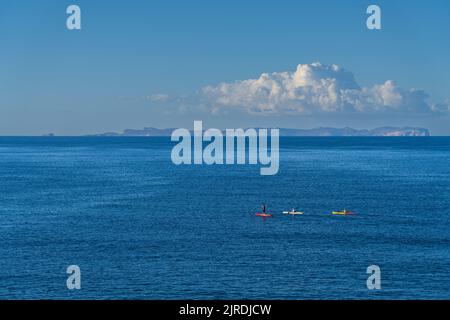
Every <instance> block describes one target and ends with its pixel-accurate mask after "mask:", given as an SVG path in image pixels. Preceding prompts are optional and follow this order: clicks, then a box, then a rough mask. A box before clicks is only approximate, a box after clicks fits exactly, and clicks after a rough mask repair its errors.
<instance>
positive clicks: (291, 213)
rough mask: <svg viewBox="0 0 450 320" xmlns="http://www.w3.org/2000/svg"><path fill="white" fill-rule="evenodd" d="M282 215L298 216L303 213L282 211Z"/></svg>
mask: <svg viewBox="0 0 450 320" xmlns="http://www.w3.org/2000/svg"><path fill="white" fill-rule="evenodd" d="M283 214H290V215H300V214H303V212H300V211H283Z"/></svg>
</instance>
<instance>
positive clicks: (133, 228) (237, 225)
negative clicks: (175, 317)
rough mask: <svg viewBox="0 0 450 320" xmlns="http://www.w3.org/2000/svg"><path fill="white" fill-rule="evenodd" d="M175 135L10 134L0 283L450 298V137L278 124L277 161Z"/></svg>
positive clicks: (35, 293) (3, 169)
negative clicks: (178, 143)
mask: <svg viewBox="0 0 450 320" xmlns="http://www.w3.org/2000/svg"><path fill="white" fill-rule="evenodd" d="M171 146H172V145H171V143H170V141H169V140H168V139H167V138H0V219H1V220H0V239H1V246H0V259H1V269H0V298H10V299H13V298H14V299H16V298H27V299H30V298H32V299H36V298H37V299H41V298H62V299H74V298H75V299H80V298H94V299H111V298H127V299H128V298H130V299H131V298H137V299H188V298H190V299H212V298H216V299H228V298H230V299H235V298H252V299H260V298H261V299H311V298H312V299H340V298H343V299H353V298H363V299H371V298H376V299H393V298H395V299H406V298H414V299H431V298H435V299H449V298H450V294H449V287H450V277H449V270H450V251H449V249H450V228H449V227H450V139H449V138H439V137H435V138H283V139H282V141H281V154H280V161H281V162H280V172H279V174H278V175H276V176H272V177H271V176H260V175H259V167H257V166H210V167H207V166H175V165H173V164H172V162H171V161H170V151H171ZM262 202H266V203H267V204H268V209H269V211H270V212H272V213H274V214H275V216H274V217H273V218H272V219H266V220H262V219H261V218H257V217H255V216H254V213H255V212H256V211H258V210H259V209H260V208H259V207H260V204H261V203H262ZM293 206H295V207H297V208H298V209H299V210H302V211H305V215H303V216H296V217H286V216H283V215H282V214H280V213H281V212H282V211H283V210H286V209H290V208H291V207H293ZM343 208H347V209H351V210H354V211H356V212H358V215H355V216H346V217H345V216H332V215H331V214H330V211H331V210H335V209H343ZM71 264H76V265H79V266H80V268H81V273H82V289H81V290H79V291H69V290H68V289H67V288H66V278H67V274H66V268H67V266H69V265H71ZM372 264H376V265H379V266H380V267H381V273H382V275H381V278H382V289H381V290H379V291H370V290H368V289H367V287H366V279H367V277H368V275H367V274H366V269H367V267H368V266H369V265H372Z"/></svg>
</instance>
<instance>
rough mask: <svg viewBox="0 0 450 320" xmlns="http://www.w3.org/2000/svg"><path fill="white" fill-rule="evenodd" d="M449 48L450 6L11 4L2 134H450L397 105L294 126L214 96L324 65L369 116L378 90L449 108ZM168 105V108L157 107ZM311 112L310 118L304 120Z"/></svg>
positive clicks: (276, 108) (1, 17) (2, 22)
mask: <svg viewBox="0 0 450 320" xmlns="http://www.w3.org/2000/svg"><path fill="white" fill-rule="evenodd" d="M70 4H77V5H79V6H80V7H81V10H82V30H79V31H69V30H67V29H66V26H65V23H66V18H67V14H66V8H67V6H69V5H70ZM369 4H378V5H379V6H380V7H381V10H382V30H377V31H370V30H368V29H367V28H366V19H367V14H366V8H367V6H368V5H369ZM449 40H450V3H449V2H448V1H444V0H442V1H421V0H420V1H400V0H390V1H372V2H368V1H359V0H353V1H331V0H328V1H324V0H316V1H300V0H297V1H292V0H291V1H286V0H278V1H263V0H261V1H242V0H241V1H237V0H227V1H222V0H216V1H211V0H209V1H207V0H204V1H199V0H194V1H181V0H179V1H174V0H164V1H155V0H152V1H143V0H142V1H139V0H129V1H100V0H89V1H52V0H40V1H32V0H29V1H9V0H5V1H2V2H1V3H0V41H1V50H0V70H1V71H0V135H35V134H36V135H39V134H45V133H48V132H54V133H56V134H61V135H77V134H88V133H97V132H105V131H120V130H122V129H124V128H141V127H146V126H155V127H179V126H192V121H193V120H194V119H198V120H204V121H205V125H206V126H216V127H226V126H227V127H236V126H284V127H299V128H300V127H307V128H309V127H316V126H338V127H341V126H347V125H348V126H353V127H356V128H364V127H367V128H371V127H375V126H381V125H401V126H403V125H417V126H425V127H427V128H429V129H431V130H432V133H434V134H450V126H449V124H450V122H449V120H450V117H449V116H448V114H447V113H448V112H440V113H436V112H430V113H423V112H418V113H417V114H415V113H414V112H410V111H408V110H409V109H408V110H406V109H407V108H405V106H404V105H403V104H402V105H400V104H399V106H398V108H397V109H402V111H401V112H397V111H396V113H395V115H394V116H393V115H392V114H391V113H389V112H373V109H376V108H377V107H376V106H375V105H374V107H373V108H370V110H369V111H367V110H364V111H362V112H356V113H355V112H352V113H350V114H349V113H346V112H341V111H339V110H340V109H339V110H338V111H336V112H328V113H326V114H325V113H323V112H316V111H312V112H311V110H313V108H314V107H315V106H311V104H313V102H314V101H316V99H315V97H314V96H312V97H311V98H310V99H309V98H308V99H309V100H307V101H306V102H305V100H300V98H298V97H297V98H295V100H293V101H288V102H287V104H289V105H292V106H293V108H294V109H295V112H294V113H293V114H290V113H287V112H286V110H285V109H283V107H284V105H285V100H282V102H279V103H278V102H277V104H270V103H269V104H270V106H269V107H270V108H272V109H271V112H269V113H267V114H265V113H264V112H259V111H260V110H258V112H256V113H252V112H248V109H249V108H252V107H253V104H255V105H256V106H257V107H259V106H266V105H268V103H267V101H266V100H264V99H266V98H264V97H262V98H261V96H260V95H258V96H255V97H253V98H252V99H250V100H245V101H250V102H249V104H252V106H248V105H247V106H242V105H239V106H232V105H231V102H230V103H228V104H225V105H224V104H220V101H223V100H224V99H226V101H238V102H239V103H242V102H243V101H244V100H243V99H241V98H239V97H235V96H233V97H230V96H225V97H224V96H223V94H222V93H219V87H218V85H219V84H220V83H225V84H229V86H228V87H226V88H228V89H229V90H230V92H231V93H230V94H241V93H242V90H247V89H248V88H247V87H243V86H241V85H240V84H239V83H238V85H236V86H233V85H232V84H233V83H235V81H238V80H246V79H258V78H259V77H260V75H261V74H262V73H274V72H275V73H281V72H285V71H289V72H291V73H294V72H295V70H296V68H297V65H299V64H302V65H309V64H312V63H314V62H320V63H321V64H322V65H324V66H329V65H333V64H336V65H339V66H340V67H341V68H344V69H346V70H348V71H349V72H351V73H352V74H353V75H354V77H355V82H356V83H357V84H358V85H359V86H360V87H361V88H368V92H369V91H370V92H371V93H370V96H369V97H367V93H362V94H360V93H358V97H360V96H362V95H363V96H364V98H361V99H362V100H361V99H360V98H358V99H360V100H358V101H362V102H363V103H365V102H366V101H368V100H367V99H369V100H370V99H372V96H371V95H372V92H375V91H376V93H373V94H378V92H381V91H380V90H385V89H386V88H384V87H383V88H384V89H383V88H382V89H380V90H378V89H377V88H378V87H375V86H377V85H382V84H384V83H386V81H387V80H394V81H395V83H396V86H398V88H397V87H394V89H392V90H394V91H395V92H406V93H405V95H406V96H405V97H404V100H405V101H410V100H411V99H410V97H412V96H414V97H416V96H417V95H416V94H415V93H414V92H412V93H411V92H410V91H408V90H411V89H414V88H416V89H422V90H424V91H425V92H426V93H427V94H428V95H429V98H427V99H426V101H427V103H428V104H429V106H434V105H442V104H444V105H445V103H448V102H449V101H450V100H449V98H450V59H449V57H450V41H449ZM308 70H309V69H308ZM314 72H315V71H314ZM319 72H321V70H319ZM333 77H334V75H333ZM336 77H337V78H336V81H338V82H339V81H340V79H339V77H340V75H339V74H336ZM272 80H273V79H269V81H272ZM319 80H320V79H319ZM270 83H272V82H270ZM264 86H265V84H264ZM205 87H210V88H213V89H214V90H213V93H214V94H213V97H212V98H211V97H205V96H204V94H203V92H204V88H205ZM325 89H326V88H318V90H325ZM362 91H364V90H362ZM364 92H366V91H364ZM383 92H384V91H383ZM162 94H164V97H168V98H167V99H154V98H152V97H158V96H157V95H159V96H161V97H162ZM277 99H278V98H277ZM414 99H415V98H414ZM420 99H422V98H420ZM277 101H278V100H277ZM420 102H422V101H420ZM305 103H308V104H309V105H308V108H309V109H308V108H306V109H308V110H307V112H303V111H302V112H300V111H299V110H300V109H299V107H300V104H301V108H302V110H303V105H304V104H305ZM332 107H333V108H334V106H332ZM319 109H320V108H319ZM211 110H215V112H211ZM217 110H218V112H217ZM405 110H406V111H405ZM320 111H323V110H320Z"/></svg>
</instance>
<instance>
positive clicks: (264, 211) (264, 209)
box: [262, 203, 266, 213]
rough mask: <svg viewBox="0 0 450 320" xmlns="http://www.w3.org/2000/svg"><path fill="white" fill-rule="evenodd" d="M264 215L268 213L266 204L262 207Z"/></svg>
mask: <svg viewBox="0 0 450 320" xmlns="http://www.w3.org/2000/svg"><path fill="white" fill-rule="evenodd" d="M262 213H266V205H265V204H264V203H263V205H262Z"/></svg>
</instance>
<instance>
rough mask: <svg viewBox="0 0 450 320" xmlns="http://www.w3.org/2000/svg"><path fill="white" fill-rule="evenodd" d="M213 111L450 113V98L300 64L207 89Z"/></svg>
mask: <svg viewBox="0 0 450 320" xmlns="http://www.w3.org/2000/svg"><path fill="white" fill-rule="evenodd" d="M200 95H201V96H202V100H203V102H204V103H206V104H207V105H208V106H209V107H210V110H211V112H213V113H218V114H220V113H222V112H226V111H227V110H241V111H244V112H247V113H249V114H254V115H258V114H259V115H265V114H267V115H276V114H279V115H335V114H338V113H342V114H345V113H349V114H350V113H356V114H398V115H402V114H405V115H420V114H444V113H449V111H450V103H449V102H448V101H447V102H444V103H440V104H431V103H429V102H428V99H429V95H428V94H427V93H426V92H425V91H423V90H420V89H404V88H401V87H399V86H397V84H396V83H395V82H394V81H393V80H387V81H385V82H384V83H382V84H376V85H373V86H371V87H361V86H359V85H358V83H357V82H356V80H355V77H354V75H353V73H352V72H350V71H348V70H345V69H343V68H341V67H339V66H338V65H324V64H321V63H320V62H315V63H312V64H299V65H298V66H297V69H296V70H295V71H294V72H274V73H270V74H269V73H263V74H261V76H260V77H259V78H258V79H248V80H238V81H235V82H232V83H225V82H224V83H220V84H218V85H217V86H206V87H204V88H202V90H201V93H200Z"/></svg>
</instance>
